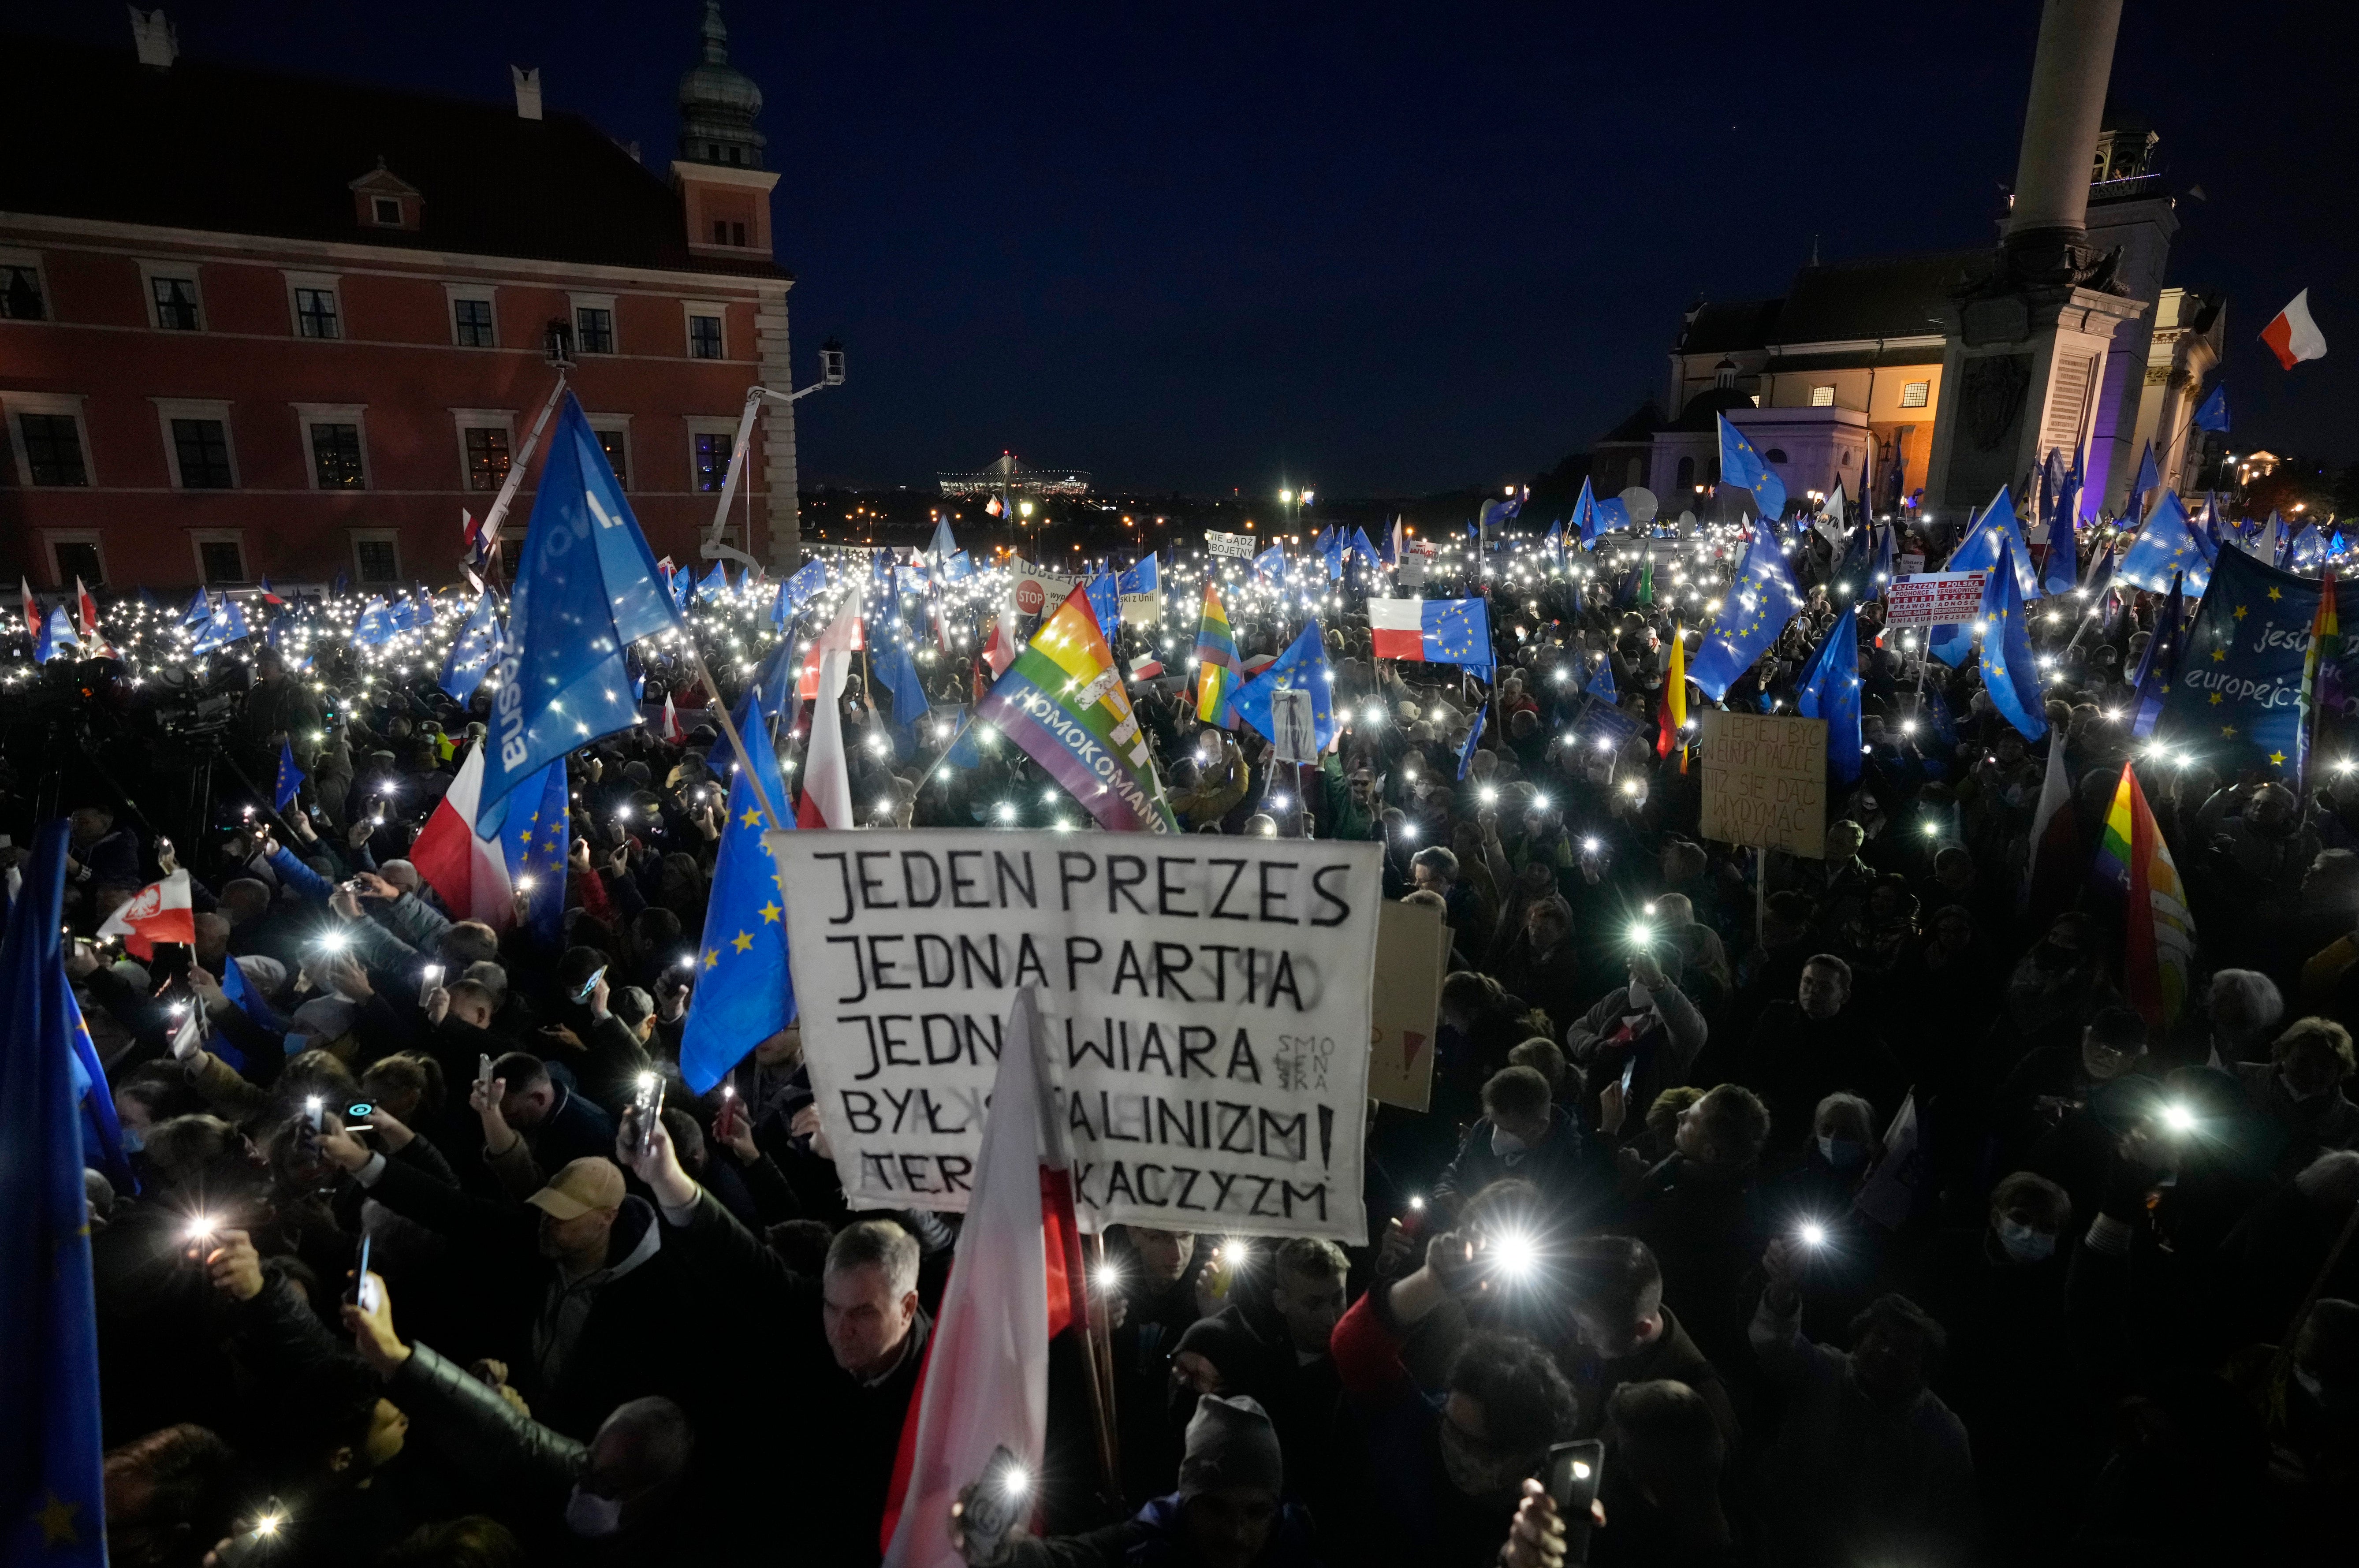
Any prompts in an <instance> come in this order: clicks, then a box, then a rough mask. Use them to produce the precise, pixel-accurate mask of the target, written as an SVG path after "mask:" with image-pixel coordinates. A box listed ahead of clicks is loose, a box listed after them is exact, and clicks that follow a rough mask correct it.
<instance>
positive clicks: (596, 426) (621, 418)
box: [500, 414, 696, 538]
mask: <svg viewBox="0 0 2359 1568" xmlns="http://www.w3.org/2000/svg"><path fill="white" fill-rule="evenodd" d="M586 418H587V419H588V420H589V422H590V433H591V434H592V435H607V434H613V435H619V436H621V437H622V438H623V490H624V493H625V495H627V494H629V493H630V492H631V491H634V490H636V489H639V488H640V487H641V485H640V481H641V475H640V474H639V454H638V452H637V451H636V449H635V448H633V446H632V445H631V416H630V415H628V414H591V415H588V416H586ZM695 455H696V449H695V443H694V442H692V441H691V442H690V445H689V456H690V459H691V460H693V459H694V457H695ZM691 465H692V463H691ZM609 466H612V465H611V464H609ZM500 532H501V535H502V537H504V538H505V537H506V533H507V528H506V525H505V524H503V525H502V526H501V528H500Z"/></svg>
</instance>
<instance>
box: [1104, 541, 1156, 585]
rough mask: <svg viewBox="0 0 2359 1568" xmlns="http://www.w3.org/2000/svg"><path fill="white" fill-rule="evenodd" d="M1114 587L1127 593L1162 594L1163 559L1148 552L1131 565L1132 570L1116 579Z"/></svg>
mask: <svg viewBox="0 0 2359 1568" xmlns="http://www.w3.org/2000/svg"><path fill="white" fill-rule="evenodd" d="M1114 585H1115V586H1116V587H1118V588H1119V589H1121V590H1122V592H1123V593H1161V592H1163V558H1162V557H1161V556H1158V555H1157V554H1155V553H1154V552H1153V551H1151V550H1150V551H1148V552H1147V554H1145V555H1142V556H1140V557H1139V558H1138V559H1137V560H1136V561H1132V562H1131V563H1130V570H1129V571H1127V572H1122V573H1121V574H1119V575H1118V576H1117V577H1116V578H1115V579H1114Z"/></svg>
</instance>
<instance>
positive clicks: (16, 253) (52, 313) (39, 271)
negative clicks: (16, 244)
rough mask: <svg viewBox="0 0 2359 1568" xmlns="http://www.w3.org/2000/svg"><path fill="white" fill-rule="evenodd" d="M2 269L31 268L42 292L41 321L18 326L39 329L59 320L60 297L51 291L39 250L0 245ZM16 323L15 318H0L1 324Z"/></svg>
mask: <svg viewBox="0 0 2359 1568" xmlns="http://www.w3.org/2000/svg"><path fill="white" fill-rule="evenodd" d="M0 267H31V268H32V269H33V282H34V286H35V287H37V288H38V289H40V291H41V319H40V320H39V321H27V322H21V323H18V324H20V325H24V326H34V327H38V326H45V325H49V324H52V323H54V322H55V321H57V319H58V297H57V295H56V294H55V293H53V292H52V291H51V290H50V289H49V268H48V267H44V266H43V265H42V264H41V253H40V252H39V251H37V250H12V249H10V248H8V247H7V246H5V245H0ZM12 321H16V318H15V317H13V316H0V322H12Z"/></svg>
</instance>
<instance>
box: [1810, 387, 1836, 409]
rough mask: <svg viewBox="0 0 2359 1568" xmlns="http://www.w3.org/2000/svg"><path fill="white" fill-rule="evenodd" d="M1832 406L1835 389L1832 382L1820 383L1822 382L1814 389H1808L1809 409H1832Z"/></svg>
mask: <svg viewBox="0 0 2359 1568" xmlns="http://www.w3.org/2000/svg"><path fill="white" fill-rule="evenodd" d="M1834 406H1835V387H1834V383H1833V382H1832V381H1822V382H1820V383H1819V384H1818V385H1817V386H1815V387H1811V388H1810V407H1811V408H1833V407H1834Z"/></svg>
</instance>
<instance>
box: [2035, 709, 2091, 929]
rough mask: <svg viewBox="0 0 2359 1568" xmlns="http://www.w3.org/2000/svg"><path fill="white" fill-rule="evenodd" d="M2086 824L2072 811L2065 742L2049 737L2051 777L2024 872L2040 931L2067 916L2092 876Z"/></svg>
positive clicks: (2044, 782) (2043, 786) (2043, 788)
mask: <svg viewBox="0 0 2359 1568" xmlns="http://www.w3.org/2000/svg"><path fill="white" fill-rule="evenodd" d="M2080 841H2081V833H2080V822H2079V819H2078V818H2077V817H2075V816H2074V815H2073V811H2072V778H2071V774H2070V773H2069V772H2067V771H2066V769H2065V767H2064V736H2063V735H2062V734H2061V733H2060V732H2058V733H2054V734H2051V735H2049V737H2048V772H2047V776H2046V777H2045V778H2044V779H2041V781H2040V785H2039V804H2038V806H2037V807H2035V808H2034V809H2033V811H2032V813H2031V864H2030V865H2029V866H2026V867H2024V878H2023V905H2022V910H2023V912H2025V913H2027V914H2029V915H2030V917H2031V919H2032V924H2033V927H2034V929H2037V930H2041V931H2045V930H2046V929H2047V926H2048V921H2049V920H2050V919H2051V918H2052V917H2054V916H2056V915H2059V914H2061V913H2063V911H2064V910H2065V909H2067V908H2069V907H2070V906H2071V902H2072V898H2073V896H2074V895H2075V894H2076V893H2078V892H2079V891H2080V887H2081V883H2082V880H2083V879H2084V878H2086V877H2087V876H2088V874H2089V865H2088V860H2087V858H2086V857H2085V856H2083V855H2081V854H2080V853H2079V848H2080Z"/></svg>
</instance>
